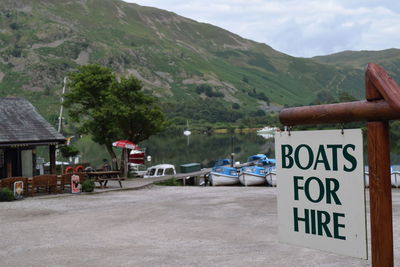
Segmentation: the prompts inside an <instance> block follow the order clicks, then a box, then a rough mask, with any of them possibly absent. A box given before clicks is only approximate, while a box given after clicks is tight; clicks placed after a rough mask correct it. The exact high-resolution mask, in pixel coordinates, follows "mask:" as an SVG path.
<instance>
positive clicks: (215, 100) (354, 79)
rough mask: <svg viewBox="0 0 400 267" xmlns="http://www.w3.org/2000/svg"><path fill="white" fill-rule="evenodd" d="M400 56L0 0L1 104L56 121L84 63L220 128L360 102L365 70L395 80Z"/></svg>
mask: <svg viewBox="0 0 400 267" xmlns="http://www.w3.org/2000/svg"><path fill="white" fill-rule="evenodd" d="M379 53H382V54H379ZM398 54H399V53H398V50H390V51H382V52H376V53H373V52H344V53H340V54H336V55H331V56H326V57H316V58H313V59H305V58H295V57H291V56H288V55H285V54H283V53H280V52H278V51H276V50H274V49H272V48H271V47H269V46H267V45H265V44H261V43H257V42H254V41H251V40H247V39H243V38H241V37H240V36H238V35H236V34H233V33H230V32H228V31H226V30H224V29H221V28H218V27H215V26H213V25H209V24H205V23H198V22H196V21H193V20H191V19H188V18H184V17H181V16H178V15H176V14H174V13H171V12H167V11H164V10H160V9H156V8H149V7H143V6H139V5H136V4H130V3H126V2H122V1H120V0H64V1H59V0H35V1H31V0H2V1H1V2H0V97H6V96H21V97H25V98H27V99H29V100H30V101H31V102H32V103H33V104H34V105H35V106H36V107H38V109H39V111H40V112H41V113H42V114H44V115H45V116H46V118H47V119H49V120H50V121H53V120H55V119H56V118H57V111H58V109H59V98H60V94H61V88H62V80H63V77H64V76H66V75H67V74H68V73H69V72H71V71H73V70H75V69H76V68H77V67H78V66H79V65H84V64H88V63H99V64H101V65H104V66H107V67H110V68H112V69H113V70H114V71H115V72H117V73H118V74H120V75H135V76H136V77H137V78H139V79H140V80H142V81H143V84H144V86H145V89H146V90H147V91H148V92H149V93H150V94H153V95H154V96H157V97H159V99H160V101H161V103H163V105H164V107H165V109H166V110H167V111H168V112H170V114H171V116H180V117H181V118H182V119H184V118H191V119H200V120H201V119H202V120H204V121H208V122H216V121H235V120H236V119H237V118H240V117H241V116H243V115H246V114H247V115H248V114H256V112H257V111H259V110H263V111H266V112H268V111H271V110H272V111H274V110H275V111H276V110H279V109H280V108H281V107H282V106H284V105H299V104H301V105H303V104H309V103H310V102H312V101H314V100H315V99H316V97H317V98H318V97H320V96H321V92H325V93H326V92H328V94H330V95H333V96H336V95H339V94H340V93H343V92H344V93H346V94H348V95H351V96H354V97H356V98H361V97H363V95H364V92H363V91H364V89H363V69H362V67H360V66H362V65H365V62H367V61H369V60H370V59H371V60H373V61H375V62H377V63H380V62H379V60H382V61H384V62H383V63H384V64H383V65H384V66H385V67H387V68H388V69H389V70H391V71H393V72H394V73H399V72H398V70H399V64H400V63H398V62H399V60H398V58H399V55H398ZM383 55H385V58H384V59H383ZM322 95H324V94H322ZM258 114H261V115H262V114H263V113H262V112H261V113H258Z"/></svg>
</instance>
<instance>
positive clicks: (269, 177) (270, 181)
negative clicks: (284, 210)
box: [265, 166, 276, 186]
mask: <svg viewBox="0 0 400 267" xmlns="http://www.w3.org/2000/svg"><path fill="white" fill-rule="evenodd" d="M265 179H266V181H267V185H269V186H276V169H275V167H274V166H273V167H269V168H268V169H267V174H266V176H265Z"/></svg>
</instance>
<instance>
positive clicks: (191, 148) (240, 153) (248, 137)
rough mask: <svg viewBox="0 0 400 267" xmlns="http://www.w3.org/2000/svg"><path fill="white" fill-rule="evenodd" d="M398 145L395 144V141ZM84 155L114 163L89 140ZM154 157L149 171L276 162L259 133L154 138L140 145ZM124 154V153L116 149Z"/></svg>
mask: <svg viewBox="0 0 400 267" xmlns="http://www.w3.org/2000/svg"><path fill="white" fill-rule="evenodd" d="M364 143H365V146H364V158H365V159H364V163H365V164H367V155H366V154H367V146H366V137H364ZM391 143H392V144H394V141H393V140H391ZM74 145H75V146H76V147H77V148H78V149H79V151H80V153H81V159H82V161H83V162H90V164H91V166H93V167H95V168H100V167H101V165H102V163H103V159H108V160H109V159H110V156H109V154H108V152H107V150H106V149H105V147H104V146H100V145H98V144H96V143H94V142H93V141H91V140H90V138H89V137H88V136H85V137H84V138H82V139H79V140H77V141H75V142H74ZM139 146H140V147H141V148H142V149H145V151H146V155H150V156H151V158H152V160H151V162H146V167H149V166H152V165H156V164H159V163H170V164H174V165H175V166H176V167H178V166H179V165H182V164H186V163H193V162H197V163H201V165H202V167H209V166H210V164H211V162H212V161H213V160H216V159H223V158H230V155H231V152H232V151H233V152H234V153H235V161H240V162H245V161H246V159H247V157H249V156H250V155H254V154H258V153H262V154H266V155H267V156H268V157H269V158H275V150H274V139H273V138H269V139H265V138H263V137H261V136H258V135H257V134H256V133H248V134H213V135H204V134H198V135H191V136H189V137H186V136H183V135H182V136H153V137H151V138H150V139H149V140H147V141H145V142H142V143H140V144H139ZM114 151H116V152H117V154H118V153H120V152H121V151H122V149H119V148H115V149H114ZM391 164H392V165H399V164H400V155H399V153H398V152H396V151H395V149H394V147H393V148H392V153H391Z"/></svg>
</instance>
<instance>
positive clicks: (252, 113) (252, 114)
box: [250, 109, 266, 117]
mask: <svg viewBox="0 0 400 267" xmlns="http://www.w3.org/2000/svg"><path fill="white" fill-rule="evenodd" d="M265 115H266V113H265V111H264V110H261V109H259V110H257V111H255V112H250V116H254V117H262V116H265Z"/></svg>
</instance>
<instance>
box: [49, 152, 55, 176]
mask: <svg viewBox="0 0 400 267" xmlns="http://www.w3.org/2000/svg"><path fill="white" fill-rule="evenodd" d="M49 156H50V174H57V169H56V146H55V145H49Z"/></svg>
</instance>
